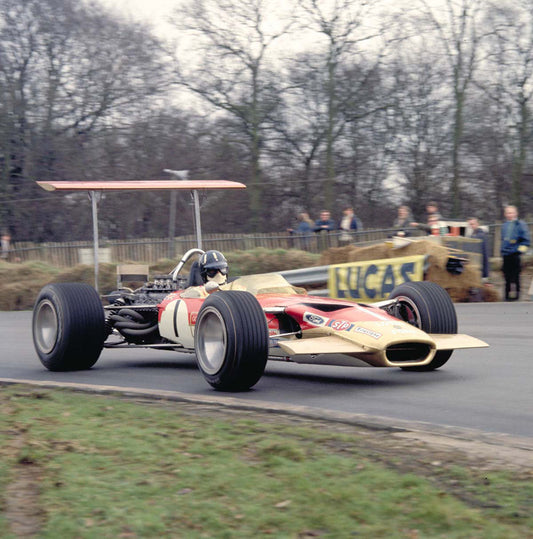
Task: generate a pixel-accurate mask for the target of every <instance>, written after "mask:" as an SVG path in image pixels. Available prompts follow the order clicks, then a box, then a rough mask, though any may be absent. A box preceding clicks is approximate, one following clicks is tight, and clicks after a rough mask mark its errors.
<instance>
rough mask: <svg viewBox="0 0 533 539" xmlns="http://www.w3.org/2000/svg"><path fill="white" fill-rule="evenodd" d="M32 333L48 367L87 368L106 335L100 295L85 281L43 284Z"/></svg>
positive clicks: (91, 363) (39, 354)
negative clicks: (82, 282)
mask: <svg viewBox="0 0 533 539" xmlns="http://www.w3.org/2000/svg"><path fill="white" fill-rule="evenodd" d="M32 333H33V344H34V346H35V350H36V351H37V355H38V356H39V359H40V360H41V363H42V364H43V365H44V366H45V367H46V368H47V369H48V370H51V371H76V370H84V369H90V368H91V367H92V366H93V365H94V364H95V363H96V361H97V360H98V357H99V356H100V353H101V352H102V348H103V346H104V341H105V337H106V333H105V316H104V309H103V307H102V302H101V301H100V296H99V295H98V293H97V292H96V290H95V289H94V288H93V287H92V286H89V285H87V284H81V283H57V284H49V285H46V286H45V287H44V288H43V289H42V290H41V291H40V293H39V295H38V296H37V301H36V302H35V307H34V309H33V320H32Z"/></svg>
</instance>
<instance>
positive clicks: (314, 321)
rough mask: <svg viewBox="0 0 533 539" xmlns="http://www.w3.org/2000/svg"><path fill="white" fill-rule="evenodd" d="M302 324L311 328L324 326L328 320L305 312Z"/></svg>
mask: <svg viewBox="0 0 533 539" xmlns="http://www.w3.org/2000/svg"><path fill="white" fill-rule="evenodd" d="M303 320H304V322H307V323H308V324H311V325H312V326H324V325H326V322H327V321H328V320H329V318H323V317H322V316H320V315H318V314H314V313H310V312H307V311H306V312H305V313H304V315H303Z"/></svg>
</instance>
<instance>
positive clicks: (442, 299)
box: [390, 281, 457, 372]
mask: <svg viewBox="0 0 533 539" xmlns="http://www.w3.org/2000/svg"><path fill="white" fill-rule="evenodd" d="M390 299H397V300H398V301H399V309H398V310H397V313H396V316H398V318H401V319H402V320H404V321H405V322H408V323H409V324H413V325H414V326H416V327H417V328H419V329H421V330H422V331H425V332H426V333H447V334H455V333H457V313H456V311H455V306H454V304H453V301H452V300H451V298H450V296H449V295H448V292H446V290H444V288H442V287H441V286H439V285H438V284H436V283H432V282H429V281H416V282H408V283H403V284H401V285H400V286H397V287H396V288H395V289H394V290H393V291H392V293H391V295H390ZM452 353H453V350H440V351H438V352H437V353H436V354H435V356H434V357H433V359H432V360H431V362H430V363H428V364H427V365H422V366H420V367H402V369H403V370H406V371H419V372H425V371H433V370H435V369H438V368H439V367H442V366H443V365H444V364H445V363H446V362H447V361H448V359H450V356H451V355H452Z"/></svg>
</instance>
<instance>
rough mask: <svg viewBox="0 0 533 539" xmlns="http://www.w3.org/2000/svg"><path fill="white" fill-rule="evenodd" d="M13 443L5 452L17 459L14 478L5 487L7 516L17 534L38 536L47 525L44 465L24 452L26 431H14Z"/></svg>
mask: <svg viewBox="0 0 533 539" xmlns="http://www.w3.org/2000/svg"><path fill="white" fill-rule="evenodd" d="M10 434H11V442H10V444H9V446H7V447H5V448H4V451H3V452H5V454H7V455H10V456H11V457H12V458H14V459H15V460H16V461H17V464H16V466H15V467H14V468H13V470H12V478H13V479H12V481H11V482H10V483H8V485H7V487H6V490H5V508H4V512H3V513H4V517H5V518H6V520H7V522H8V524H9V528H10V531H11V533H12V534H13V535H14V536H15V537H37V536H38V535H39V533H40V531H41V528H42V525H43V524H44V512H43V510H42V508H41V506H40V503H39V484H40V481H41V476H42V473H41V468H40V466H39V465H38V464H37V463H36V462H35V461H34V460H33V459H32V458H31V457H30V456H29V455H26V454H25V451H24V448H25V447H26V439H25V433H24V431H16V432H11V433H10Z"/></svg>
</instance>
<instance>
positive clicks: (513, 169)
mask: <svg viewBox="0 0 533 539" xmlns="http://www.w3.org/2000/svg"><path fill="white" fill-rule="evenodd" d="M488 22H489V24H490V25H491V28H492V29H493V32H492V33H491V35H490V39H489V41H488V43H487V48H488V51H489V52H488V54H487V62H486V65H485V71H484V73H483V74H484V75H485V76H483V77H482V78H480V80H479V82H478V86H479V87H480V88H482V89H483V91H484V93H485V94H486V96H488V97H489V98H490V99H491V100H492V101H493V102H494V103H495V105H496V106H497V108H498V111H499V114H498V117H499V119H498V118H494V121H499V122H501V123H502V124H503V125H502V126H501V128H500V129H504V130H505V132H506V133H507V140H506V142H505V144H504V145H503V147H500V151H499V152H498V153H499V155H500V156H501V157H504V156H505V153H507V154H508V156H507V159H508V162H509V163H510V166H509V168H510V185H509V184H508V182H507V181H505V179H503V181H501V183H500V188H501V189H502V195H503V196H502V197H500V198H503V199H504V200H502V201H501V202H503V203H512V204H515V205H516V206H517V207H518V208H522V209H525V208H524V207H523V203H524V200H523V196H524V193H525V192H526V191H527V189H526V187H525V186H524V185H523V183H522V182H523V178H524V175H525V173H526V172H527V169H526V167H527V165H528V164H529V166H531V164H532V163H531V160H532V159H533V155H531V152H530V147H531V143H532V141H533V122H532V119H531V108H532V101H533V61H532V59H533V2H532V0H518V1H516V2H513V4H510V5H505V4H504V5H501V4H499V3H498V4H493V5H492V6H491V9H490V11H489V13H488ZM502 120H503V121H502ZM528 154H529V155H528ZM529 187H531V186H529ZM506 188H507V190H506Z"/></svg>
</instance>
